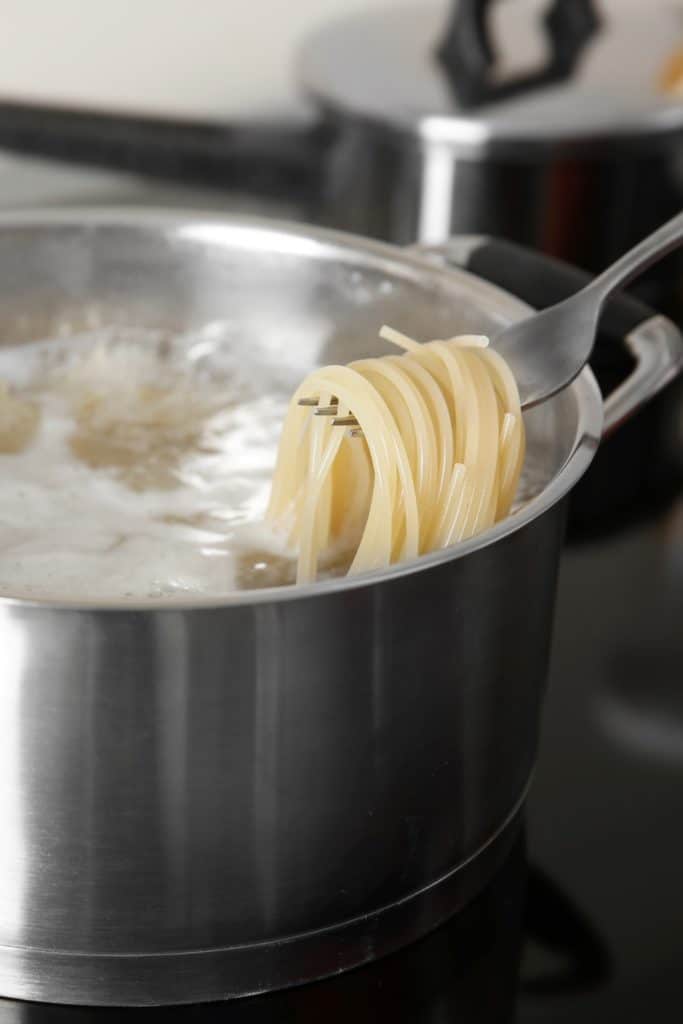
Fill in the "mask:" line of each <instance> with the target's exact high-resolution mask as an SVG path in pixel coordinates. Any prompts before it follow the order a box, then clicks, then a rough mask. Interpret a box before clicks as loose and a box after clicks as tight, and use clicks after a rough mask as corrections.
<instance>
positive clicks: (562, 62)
mask: <svg viewBox="0 0 683 1024" xmlns="http://www.w3.org/2000/svg"><path fill="white" fill-rule="evenodd" d="M494 2H495V0H453V6H452V10H451V15H450V17H449V21H448V26H447V28H446V33H445V35H444V36H443V38H442V40H441V42H440V43H439V44H438V46H437V49H436V56H437V59H438V61H439V63H440V64H441V66H442V68H443V70H444V72H445V74H446V77H447V79H448V83H449V86H450V88H451V91H452V92H453V94H454V96H455V97H456V99H457V100H458V103H459V104H460V106H462V107H473V106H477V105H478V104H481V103H488V102H491V101H493V100H500V99H507V98H509V97H511V96H517V95H519V94H520V93H522V92H527V91H529V90H532V89H535V88H538V87H540V86H544V85H549V84H552V83H553V82H560V81H563V80H564V79H566V78H569V76H570V75H571V74H572V72H573V71H574V68H575V67H576V64H577V63H578V60H579V58H580V56H581V53H582V52H583V50H584V47H585V46H586V44H587V43H588V41H589V40H590V39H591V38H592V37H593V35H594V34H595V33H596V32H597V31H598V29H599V28H600V18H599V16H598V13H597V11H596V9H595V7H594V4H593V0H554V2H553V3H552V4H551V5H550V6H549V7H548V9H547V10H546V11H545V13H544V14H543V17H542V22H543V26H544V29H545V33H546V35H547V37H548V40H549V42H550V53H549V56H548V60H547V62H546V64H545V66H544V67H542V68H540V69H539V70H537V71H534V72H531V73H529V74H522V75H518V76H516V77H515V78H512V79H508V80H507V81H505V82H498V83H494V82H492V81H491V74H490V73H491V70H492V68H493V66H494V65H495V62H496V52H495V48H494V46H493V43H492V41H491V33H490V25H489V10H490V8H491V6H492V4H493V3H494Z"/></svg>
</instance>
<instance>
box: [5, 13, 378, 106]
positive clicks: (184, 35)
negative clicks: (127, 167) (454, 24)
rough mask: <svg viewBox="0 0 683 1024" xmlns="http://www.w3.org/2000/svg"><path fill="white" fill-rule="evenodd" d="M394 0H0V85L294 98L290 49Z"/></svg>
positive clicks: (100, 97)
mask: <svg viewBox="0 0 683 1024" xmlns="http://www.w3.org/2000/svg"><path fill="white" fill-rule="evenodd" d="M391 2H392V0H0V96H2V97H3V98H20V99H35V100H47V101H51V102H54V103H67V104H69V103H78V104H81V105H82V104H88V105H90V106H113V107H118V108H121V109H123V108H128V109H134V110H138V111H142V110H148V111H163V112H175V113H182V114H187V115H203V116H217V117H221V116H226V115H228V116H229V115H232V114H235V113H241V114H245V115H248V114H252V113H254V112H261V111H263V112H273V113H275V112H281V111H283V110H287V109H290V108H292V106H293V105H295V104H296V95H297V92H296V84H295V75H294V73H293V66H292V65H293V54H294V52H295V49H296V45H297V43H298V42H299V41H300V40H301V39H302V38H303V37H304V36H305V35H306V34H307V33H308V32H309V31H310V30H311V29H313V28H315V27H317V26H318V25H319V24H321V23H324V22H326V21H329V20H330V19H331V18H332V17H334V16H335V15H338V14H341V13H347V12H349V13H350V12H352V11H354V10H358V9H359V8H365V9H370V8H377V7H382V6H386V5H387V4H391Z"/></svg>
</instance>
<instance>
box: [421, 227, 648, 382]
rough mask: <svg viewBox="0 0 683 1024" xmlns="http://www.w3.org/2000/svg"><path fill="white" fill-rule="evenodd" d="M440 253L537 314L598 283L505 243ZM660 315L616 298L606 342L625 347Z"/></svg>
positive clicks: (465, 239)
mask: <svg viewBox="0 0 683 1024" xmlns="http://www.w3.org/2000/svg"><path fill="white" fill-rule="evenodd" d="M434 250H435V251H437V252H442V253H444V255H445V256H446V257H447V261H448V262H449V263H453V264H455V265H456V266H459V267H462V269H463V270H468V271H469V272H470V273H472V274H476V275H477V276H478V277H483V278H484V279H485V280H486V281H491V282H492V284H497V285H498V286H499V287H500V288H504V289H505V291H508V292H510V293H511V294H512V295H516V296H517V298H519V299H522V300H523V301H524V302H527V303H528V304H529V305H530V306H533V308H534V309H545V307H546V306H553V305H555V303H557V302H561V301H562V300H563V299H568V298H569V296H570V295H574V294H575V293H576V292H578V291H580V290H581V289H582V288H585V287H586V285H588V284H590V283H591V281H593V280H594V277H593V275H592V274H589V273H587V272H586V271H585V270H579V269H578V267H574V266H572V265H571V264H570V263H565V262H564V261H562V260H558V259H555V258H551V257H548V256H546V255H544V254H543V253H540V252H537V251H536V250H534V249H528V248H526V246H523V245H519V244H518V243H516V242H508V241H506V240H504V239H502V238H489V237H488V236H485V235H457V236H455V237H454V238H452V239H450V240H449V241H448V242H445V243H444V244H443V246H435V247H434ZM654 315H655V312H654V310H652V309H650V307H649V306H646V305H645V303H643V302H640V301H639V300H638V299H634V298H633V297H632V296H630V295H621V294H619V295H615V296H614V297H613V298H611V299H610V301H609V302H608V303H607V305H606V306H605V309H604V311H603V314H602V317H601V319H600V333H601V336H603V337H608V338H610V339H614V340H615V341H621V342H622V343H623V340H624V338H626V337H627V336H628V335H629V334H630V333H631V331H633V330H635V328H636V327H638V326H639V324H641V323H643V322H644V321H646V320H649V319H650V318H651V317H653V316H654ZM599 355H600V348H599V346H598V347H596V348H595V349H594V350H593V355H592V356H591V360H590V362H591V364H593V363H594V362H595V360H596V358H597V357H599Z"/></svg>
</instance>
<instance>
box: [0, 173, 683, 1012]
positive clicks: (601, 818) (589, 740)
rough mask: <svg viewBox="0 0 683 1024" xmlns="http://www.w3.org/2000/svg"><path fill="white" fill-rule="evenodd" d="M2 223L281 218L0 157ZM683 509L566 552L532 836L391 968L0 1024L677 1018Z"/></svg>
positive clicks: (682, 943) (681, 968) (273, 208)
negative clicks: (8, 212)
mask: <svg viewBox="0 0 683 1024" xmlns="http://www.w3.org/2000/svg"><path fill="white" fill-rule="evenodd" d="M0 197H1V198H0V206H4V207H5V208H7V207H13V206H14V207H16V206H23V205H27V204H36V205H37V204H43V205H45V204H48V205H64V204H66V205H80V204H82V203H84V202H87V203H91V204H92V203H108V204H112V203H125V204H137V203H151V204H154V205H169V204H173V203H176V204H182V205H185V206H203V207H205V208H209V207H211V208H214V209H220V210H229V209H239V210H241V211H244V210H247V211H249V212H266V213H273V214H275V215H277V216H289V217H293V216H296V214H297V211H296V208H295V207H293V206H290V205H288V204H287V202H286V201H283V200H279V201H278V202H277V203H273V204H271V205H270V206H266V207H265V208H264V204H263V203H262V202H259V203H255V202H253V201H252V200H251V199H250V198H249V197H248V196H236V195H234V194H232V195H227V194H225V193H222V192H218V191H215V190H214V191H201V190H194V191H188V190H183V189H182V188H180V187H176V186H173V187H171V186H162V185H160V184H158V183H154V182H150V181H147V180H146V179H142V178H138V177H136V176H135V175H130V174H129V175H113V174H108V173H106V172H102V171H99V172H92V173H91V172H85V171H82V170H78V169H74V168H67V167H63V166H55V165H50V164H46V163H39V162H36V161H32V160H31V161H29V160H25V159H22V158H17V157H5V156H4V155H3V156H1V157H0ZM681 608H683V505H681V504H679V505H678V506H676V507H673V508H670V509H669V510H668V511H667V512H666V513H665V514H664V515H660V516H659V518H658V519H657V520H656V521H654V522H645V523H641V524H640V525H638V526H637V527H634V528H632V529H631V530H629V531H627V532H624V533H622V534H620V535H618V536H616V537H609V538H603V539H601V540H599V541H595V542H592V543H590V544H585V545H582V546H569V547H568V548H567V549H566V550H565V553H564V556H563V563H562V571H561V577H560V585H559V595H558V606H557V616H556V630H555V640H554V649H553V657H552V664H551V671H550V682H549V690H548V696H547V700H546V707H545V714H544V724H543V733H542V744H541V752H540V757H539V762H538V768H537V772H536V778H535V782H534V787H533V790H532V794H531V798H530V801H529V807H528V813H527V827H526V834H525V836H524V837H522V838H521V839H520V841H519V842H518V844H517V846H516V847H515V849H514V851H513V853H512V854H511V856H510V858H509V860H508V862H507V863H506V865H505V866H504V868H503V869H502V870H501V872H500V873H499V875H498V877H497V878H496V879H495V880H494V882H493V883H492V885H491V886H490V887H489V889H488V890H487V891H486V892H484V893H482V894H481V896H480V897H479V898H478V899H477V900H476V901H475V902H474V903H473V904H472V905H471V906H470V907H469V908H467V910H466V911H464V912H463V913H461V914H460V915H459V916H458V917H456V918H455V919H454V920H452V921H450V922H448V923H447V924H446V925H444V926H443V927H442V928H440V929H438V930H437V931H436V932H434V933H432V934H431V935H429V936H427V937H426V938H425V939H423V940H422V941H421V942H419V943H416V944H415V945H414V946H412V947H410V948H408V949H406V950H403V951H402V952H400V953H397V954H394V955H393V956H391V957H387V958H386V959H385V960H383V961H380V962H378V963H376V964H373V965H371V966H369V967H364V968H361V969H358V970H356V971H352V972H350V973H349V974H347V975H343V976H339V977H337V978H334V979H332V980H329V981H325V982H320V983H317V984H315V985H309V986H306V987H303V988H299V989H293V990H290V991H289V992H282V993H274V994H272V995H268V996H259V997H255V998H251V999H245V1000H239V1001H237V1002H234V1003H225V1004H215V1005H212V1006H197V1007H180V1008H159V1009H152V1010H149V1009H147V1010H101V1009H99V1010H98V1009H87V1008H70V1007H56V1006H43V1005H39V1004H30V1003H19V1002H12V1001H8V1000H0V1024H19V1022H21V1024H42V1022H45V1024H57V1022H59V1024H71V1022H73V1024H82V1022H86V1021H104V1022H106V1021H108V1020H109V1021H117V1020H120V1019H121V1018H123V1019H124V1020H126V1021H128V1020H130V1021H133V1020H136V1019H137V1020H140V1021H142V1020H153V1021H156V1020H161V1019H163V1020H167V1021H169V1022H172V1021H188V1022H193V1024H194V1022H197V1024H203V1022H207V1024H208V1022H213V1021H218V1020H221V1021H231V1022H236V1024H242V1022H249V1024H260V1022H266V1021H267V1022H269V1024H271V1022H272V1024H280V1022H282V1024H288V1022H290V1021H291V1022H294V1021H296V1022H297V1024H299V1022H305V1021H308V1020H311V1021H313V1020H315V1021H316V1024H320V1022H326V1024H327V1022H330V1024H332V1022H336V1021H339V1022H342V1021H343V1022H346V1021H349V1022H351V1021H352V1022H353V1024H363V1022H365V1021H368V1022H369V1021H373V1022H375V1021H376V1022H385V1021H386V1022H387V1024H389V1022H395V1024H401V1022H406V1024H450V1022H454V1024H455V1022H457V1024H470V1022H472V1024H474V1022H477V1024H478V1022H481V1024H487V1022H503V1021H513V1020H516V1021H518V1022H519V1024H527V1022H544V1024H545V1022H550V1021H552V1022H553V1024H579V1022H581V1024H592V1022H593V1021H595V1022H598V1021H599V1022H604V1024H609V1022H611V1021H615V1022H617V1021H618V1022H619V1024H636V1022H637V1024H641V1022H642V1021H644V1020H649V1021H651V1022H652V1024H659V1022H660V1021H661V1022H664V1021H667V1022H668V1021H675V1020H679V1019H683V985H682V984H681V981H680V978H681V976H682V975H683V895H681V886H680V866H681V864H682V863H683V815H682V814H681V809H682V808H683V797H682V794H683V630H682V629H681V628H680V619H681V616H680V609H681Z"/></svg>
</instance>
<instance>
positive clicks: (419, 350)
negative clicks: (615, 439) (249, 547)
mask: <svg viewBox="0 0 683 1024" xmlns="http://www.w3.org/2000/svg"><path fill="white" fill-rule="evenodd" d="M380 335H381V336H382V337H383V338H385V339H386V340H387V341H390V342H392V343H394V344H395V345H397V346H398V347H399V348H401V349H403V350H404V351H403V354H401V355H398V354H397V355H390V356H381V357H378V358H368V359H362V360H357V361H356V362H352V363H350V364H349V365H348V366H325V367H321V368H319V369H315V370H313V371H312V372H311V373H310V374H309V375H308V376H307V377H306V379H305V380H304V381H303V382H302V384H301V385H300V387H299V388H298V389H297V391H296V392H295V394H294V395H293V397H292V400H291V402H290V405H289V409H288V412H287V416H286V418H285V422H284V426H283V430H282V436H281V439H280V445H279V449H278V457H277V463H276V467H275V472H274V475H273V484H272V490H271V496H270V502H269V505H268V510H267V518H268V519H269V520H270V521H271V523H273V524H274V525H275V526H276V527H277V528H278V529H279V530H280V531H283V532H284V533H285V535H286V537H287V542H288V545H289V547H290V548H291V549H292V550H293V551H295V552H296V553H297V557H298V565H297V582H299V583H304V582H310V581H312V580H314V579H315V578H316V577H317V574H318V568H319V562H320V560H321V557H322V556H323V555H324V554H325V553H327V552H329V551H334V550H341V549H343V550H345V551H347V552H350V553H351V555H350V566H349V570H348V571H349V572H350V573H358V572H366V571H368V570H372V569H381V568H384V567H386V566H388V565H390V564H392V563H394V562H398V561H402V560H404V559H409V558H415V557H416V556H417V555H420V554H424V553H426V552H429V551H434V550H437V549H439V548H444V547H448V546H449V545H451V544H454V543H456V542H458V541H460V540H464V539H466V538H467V537H472V536H474V535H475V534H478V533H480V532H481V531H482V530H485V529H487V528H488V527H490V526H491V525H493V523H495V522H497V521H498V520H500V519H502V518H503V517H504V516H506V515H507V514H508V512H509V510H510V507H511V505H512V501H513V499H514V496H515V492H516V489H517V484H518V481H519V476H520V472H521V469H522V464H523V461H524V448H525V436H524V423H523V419H522V413H521V408H520V401H519V392H518V390H517V385H516V383H515V380H514V377H513V375H512V372H511V371H510V369H509V367H508V365H507V363H506V362H505V361H504V359H503V358H502V357H501V356H500V355H499V354H498V353H496V352H494V351H492V350H491V349H490V348H489V347H488V340H487V339H486V338H484V337H482V336H480V335H463V336H459V337H455V338H450V339H448V340H445V341H438V340H436V341H429V342H426V343H424V344H421V343H419V342H417V341H415V340H414V339H412V338H409V337H407V336H406V335H404V334H401V333H400V332H398V331H396V330H394V329H393V328H390V327H383V328H382V330H381V331H380ZM302 402H303V403H305V404H300V403H302ZM316 404H317V409H316V408H315V405H316ZM316 412H317V413H319V414H318V415H316ZM324 412H328V413H331V415H320V413H324ZM349 423H351V424H352V427H351V429H350V430H349V429H344V425H345V424H346V425H348V424H349Z"/></svg>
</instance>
